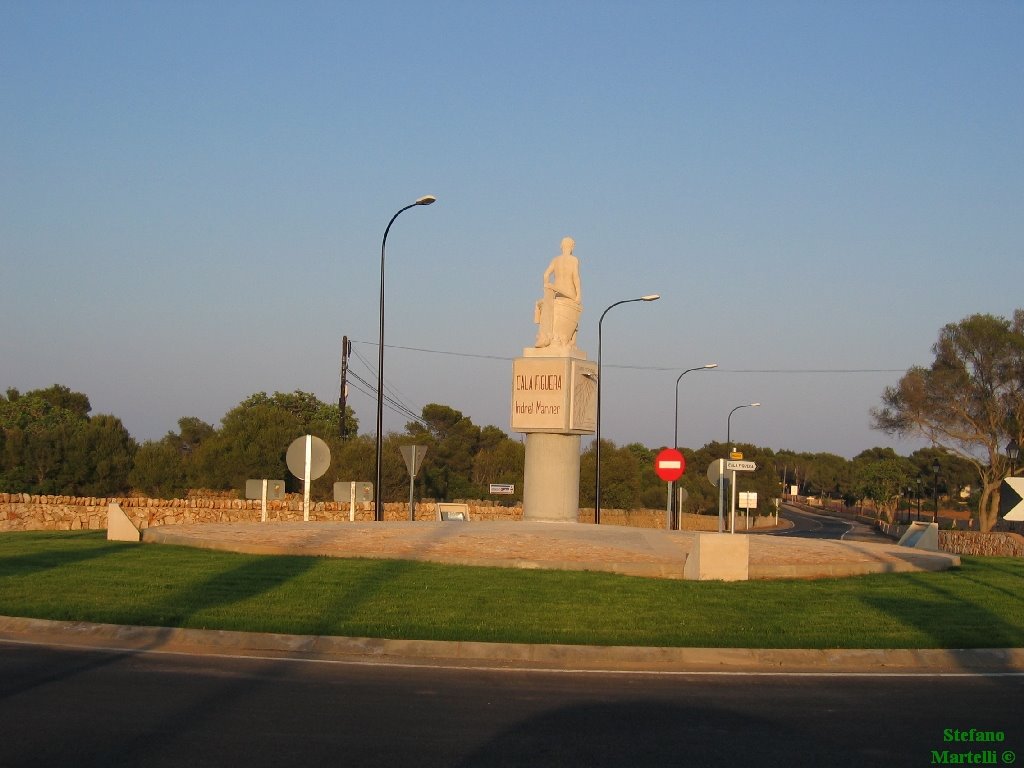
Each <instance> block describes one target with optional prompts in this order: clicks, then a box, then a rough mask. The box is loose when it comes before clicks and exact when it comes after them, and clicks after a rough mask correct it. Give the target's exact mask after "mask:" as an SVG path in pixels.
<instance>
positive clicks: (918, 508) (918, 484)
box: [917, 477, 921, 523]
mask: <svg viewBox="0 0 1024 768" xmlns="http://www.w3.org/2000/svg"><path fill="white" fill-rule="evenodd" d="M917 522H919V523H920V522H921V478H920V477H919V478H917Z"/></svg>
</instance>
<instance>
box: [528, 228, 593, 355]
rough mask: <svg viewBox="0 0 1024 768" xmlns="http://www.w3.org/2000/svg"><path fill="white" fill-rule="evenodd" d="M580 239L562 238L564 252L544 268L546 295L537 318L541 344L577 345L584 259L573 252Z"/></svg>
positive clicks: (556, 345)
mask: <svg viewBox="0 0 1024 768" xmlns="http://www.w3.org/2000/svg"><path fill="white" fill-rule="evenodd" d="M575 246H576V241H574V240H573V239H572V238H571V237H564V238H562V252H561V253H560V254H559V255H558V256H555V258H553V259H552V260H551V263H550V264H549V265H548V268H547V269H546V270H545V271H544V298H542V299H541V300H540V301H538V302H537V306H536V307H535V309H534V313H533V321H534V322H535V323H537V326H538V328H537V343H536V345H535V346H537V347H538V348H544V347H554V348H559V349H564V350H571V349H575V348H576V330H577V328H578V326H579V320H580V313H581V312H582V311H583V305H582V303H581V301H582V292H581V291H580V262H579V259H577V258H576V257H575V256H574V255H573V252H572V250H573V248H574V247H575Z"/></svg>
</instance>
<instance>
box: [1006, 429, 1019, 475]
mask: <svg viewBox="0 0 1024 768" xmlns="http://www.w3.org/2000/svg"><path fill="white" fill-rule="evenodd" d="M1006 455H1007V456H1009V458H1010V477H1013V475H1014V473H1015V472H1016V471H1017V457H1018V456H1020V446H1019V445H1017V441H1016V440H1014V439H1012V438H1011V439H1010V442H1008V443H1007V444H1006Z"/></svg>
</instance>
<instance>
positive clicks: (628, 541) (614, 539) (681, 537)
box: [142, 522, 960, 579]
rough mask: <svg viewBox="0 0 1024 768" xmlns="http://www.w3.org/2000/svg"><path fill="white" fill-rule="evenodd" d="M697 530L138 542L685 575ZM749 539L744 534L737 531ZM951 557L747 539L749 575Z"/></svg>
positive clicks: (361, 528)
mask: <svg viewBox="0 0 1024 768" xmlns="http://www.w3.org/2000/svg"><path fill="white" fill-rule="evenodd" d="M696 535H697V534H695V533H692V532H687V531H682V532H679V531H673V532H668V531H662V530H654V529H645V528H625V527H620V526H611V525H601V526H595V525H584V524H576V523H537V522H471V523H458V522H415V523H408V522H376V523H372V522H371V523H365V522H355V523H350V522H341V523H319V522H317V523H314V522H310V523H273V522H268V523H232V524H217V523H214V524H209V523H208V524H202V525H174V526H160V527H155V528H147V529H145V530H144V531H143V532H142V540H143V541H144V542H154V543H165V544H183V545H186V546H192V547H204V548H210V549H223V550H230V551H235V552H249V553H257V554H296V555H319V556H326V557H367V558H391V559H405V560H428V561H434V562H442V563H450V564H460V565H483V566H499V567H512V568H544V569H563V570H593V571H609V572H613V573H622V574H628V575H633V576H650V577H660V578H670V579H681V578H683V566H684V564H685V562H686V557H687V555H688V554H689V552H690V550H691V548H692V546H693V542H694V540H695V537H696ZM737 535H746V534H737ZM959 563H960V559H959V557H957V556H956V555H950V554H947V553H944V552H922V551H918V550H912V549H908V548H905V547H900V546H897V545H896V544H869V543H863V542H843V541H835V540H821V539H799V538H787V537H785V536H769V535H763V534H753V535H750V578H752V579H773V578H808V579H809V578H823V577H832V576H857V575H862V574H867V573H892V572H905V571H938V570H945V569H947V568H950V567H953V566H956V565H959Z"/></svg>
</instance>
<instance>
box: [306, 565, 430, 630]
mask: <svg viewBox="0 0 1024 768" xmlns="http://www.w3.org/2000/svg"><path fill="white" fill-rule="evenodd" d="M360 565H362V566H363V567H361V568H359V569H358V570H357V571H356V573H357V575H356V576H355V578H353V579H351V580H348V581H346V582H345V584H344V585H343V587H342V588H340V589H338V590H337V599H336V600H334V601H333V602H332V603H331V604H330V605H328V606H326V607H325V610H324V614H323V615H322V616H321V618H320V620H319V621H317V622H316V623H315V624H314V627H313V630H312V631H313V632H314V633H315V634H320V635H338V634H348V631H347V630H346V627H348V626H351V625H352V624H354V623H356V616H357V615H358V614H359V612H360V610H361V609H362V608H363V607H364V606H366V605H367V604H368V603H371V602H373V601H374V600H376V599H377V598H378V597H379V596H380V595H382V594H383V593H385V592H386V591H387V590H388V588H389V586H391V585H393V584H394V583H395V582H396V581H400V580H401V579H402V578H403V577H404V576H405V575H406V574H408V573H409V572H410V571H412V570H414V569H417V568H422V567H423V563H419V562H415V561H412V560H369V559H368V560H365V561H360ZM385 623H386V622H385ZM363 631H368V630H363Z"/></svg>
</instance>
